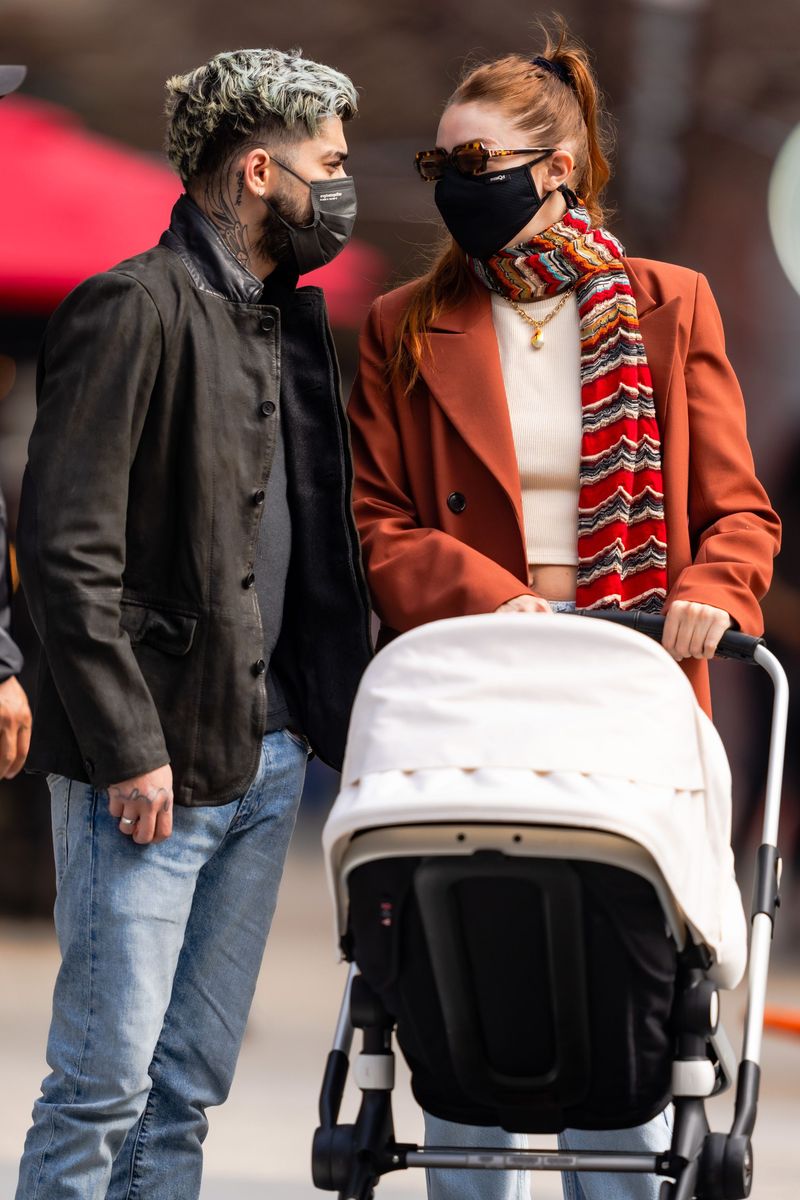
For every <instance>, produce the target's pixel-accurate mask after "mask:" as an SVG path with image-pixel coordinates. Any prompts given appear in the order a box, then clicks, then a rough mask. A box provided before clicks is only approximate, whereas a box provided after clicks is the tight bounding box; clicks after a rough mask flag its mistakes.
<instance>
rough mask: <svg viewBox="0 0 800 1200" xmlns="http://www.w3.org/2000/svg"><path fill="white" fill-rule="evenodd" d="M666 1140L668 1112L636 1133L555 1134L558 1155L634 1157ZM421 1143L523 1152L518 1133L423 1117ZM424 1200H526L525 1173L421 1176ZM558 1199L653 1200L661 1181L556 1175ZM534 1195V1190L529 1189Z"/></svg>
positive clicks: (655, 1178) (663, 1147)
mask: <svg viewBox="0 0 800 1200" xmlns="http://www.w3.org/2000/svg"><path fill="white" fill-rule="evenodd" d="M671 1136H672V1108H671V1107H669V1108H666V1109H665V1110H664V1112H663V1113H660V1114H659V1115H658V1116H657V1117H654V1118H653V1120H652V1121H648V1122H647V1124H646V1125H639V1126H638V1127H637V1128H636V1129H619V1130H605V1131H604V1132H602V1133H590V1132H587V1131H586V1130H584V1129H565V1130H564V1132H563V1133H561V1134H559V1137H558V1144H559V1146H560V1147H561V1149H562V1150H624V1151H631V1152H636V1153H639V1154H656V1153H661V1152H662V1151H664V1150H667V1149H668V1148H669V1144H670V1138H671ZM425 1143H426V1145H429V1146H454V1147H455V1146H485V1147H487V1148H496V1149H500V1150H524V1149H525V1147H526V1146H527V1144H528V1139H527V1137H525V1135H524V1134H520V1133H507V1132H506V1131H505V1129H486V1128H483V1127H482V1126H478V1125H454V1124H452V1123H451V1122H450V1121H441V1120H439V1118H438V1117H432V1116H431V1115H430V1113H426V1114H425ZM426 1174H427V1178H428V1197H429V1200H529V1197H530V1194H531V1193H530V1179H529V1173H528V1172H527V1171H463V1170H451V1171H447V1170H444V1169H438V1170H434V1171H427V1172H426ZM561 1181H562V1188H563V1191H564V1200H658V1193H659V1191H660V1189H661V1183H662V1180H661V1179H660V1178H659V1177H658V1176H656V1175H611V1174H600V1173H598V1174H594V1173H589V1172H586V1173H585V1174H580V1175H578V1174H576V1173H575V1172H574V1171H570V1172H566V1173H564V1174H563V1175H562V1176H561ZM534 1196H535V1189H534Z"/></svg>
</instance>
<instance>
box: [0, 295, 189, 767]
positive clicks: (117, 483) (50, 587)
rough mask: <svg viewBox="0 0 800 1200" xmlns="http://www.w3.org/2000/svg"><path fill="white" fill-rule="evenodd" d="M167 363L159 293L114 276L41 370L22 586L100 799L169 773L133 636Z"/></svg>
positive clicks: (52, 332)
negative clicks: (132, 509) (135, 562)
mask: <svg viewBox="0 0 800 1200" xmlns="http://www.w3.org/2000/svg"><path fill="white" fill-rule="evenodd" d="M161 351H162V332H161V322H160V318H159V315H158V312H157V310H156V307H155V305H154V303H153V301H152V299H151V298H150V296H149V294H148V292H147V291H146V290H145V288H144V287H142V286H141V284H139V283H138V281H136V280H135V279H133V278H130V277H127V276H125V275H122V274H119V273H117V272H108V273H106V274H103V275H96V276H93V277H92V278H91V279H88V280H87V281H86V282H85V283H84V284H81V286H80V287H78V288H77V289H76V290H75V291H74V292H72V293H71V295H70V296H68V297H67V299H66V300H65V301H64V303H63V304H62V305H61V307H60V308H59V309H58V311H57V312H56V313H55V314H54V316H53V318H52V319H51V321H50V324H49V325H48V328H47V332H46V335H45V341H44V345H43V348H42V352H41V355H40V360H39V376H38V380H37V415H36V421H35V424H34V428H33V433H32V434H31V439H30V443H29V447H28V464H27V467H26V470H25V477H24V479H23V487H22V498H21V503H20V520H19V528H18V537H17V555H18V561H19V567H20V578H21V580H22V585H23V588H24V590H25V595H26V598H27V601H28V606H29V609H30V613H31V617H32V620H33V623H34V625H35V627H36V631H37V633H38V634H39V637H40V639H41V641H42V645H43V650H44V653H45V655H46V657H47V662H48V665H49V667H50V670H51V672H52V675H53V680H54V682H55V686H56V688H57V689H58V692H59V695H60V697H61V700H62V703H63V704H64V707H65V709H66V712H67V714H68V716H69V719H70V722H71V724H72V728H73V731H74V733H75V737H76V740H77V742H78V745H79V747H80V750H81V754H82V757H83V759H84V766H85V768H86V771H87V774H88V777H89V779H90V781H91V782H92V783H94V784H96V785H97V786H99V787H104V786H108V785H109V784H111V783H119V782H120V781H121V780H124V779H128V778H132V777H133V776H135V775H138V774H140V773H143V772H145V771H148V770H153V769H155V768H156V767H159V766H162V765H164V764H165V763H167V762H168V761H169V755H168V754H167V749H166V745H165V741H164V735H163V732H162V729H161V723H160V720H159V717H158V713H157V711H156V707H155V704H154V701H153V698H152V696H151V694H150V692H149V689H148V687H147V684H146V683H145V680H144V677H143V676H142V673H141V671H140V669H139V665H138V663H137V661H136V658H135V657H134V654H133V650H132V647H131V643H130V639H129V637H128V634H127V633H126V632H125V631H124V630H122V629H121V627H120V601H121V597H122V574H123V570H124V567H125V529H126V515H127V505H128V481H129V474H130V468H131V464H132V462H133V460H134V457H135V455H136V449H137V445H138V442H139V438H140V435H141V431H142V427H143V424H144V421H145V417H146V415H147V410H148V405H149V402H150V395H151V392H152V388H153V383H154V381H155V378H156V375H157V372H158V369H159V364H160V360H161Z"/></svg>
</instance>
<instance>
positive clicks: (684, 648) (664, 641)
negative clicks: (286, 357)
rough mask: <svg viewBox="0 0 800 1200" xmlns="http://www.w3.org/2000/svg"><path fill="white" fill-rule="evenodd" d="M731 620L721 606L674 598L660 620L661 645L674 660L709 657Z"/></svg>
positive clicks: (729, 625)
mask: <svg viewBox="0 0 800 1200" xmlns="http://www.w3.org/2000/svg"><path fill="white" fill-rule="evenodd" d="M730 627H731V619H730V617H729V616H728V614H727V613H726V612H725V610H724V609H722V608H713V607H712V606H711V605H710V604H697V603H695V602H694V601H692V600H676V601H675V602H674V604H672V605H670V610H669V612H668V613H667V619H666V620H665V622H664V633H663V635H662V638H661V645H662V646H663V647H664V649H665V650H666V651H668V652H669V653H670V654H671V655H672V657H673V658H674V659H675V661H676V662H680V661H681V659H682V658H713V657H714V653H715V651H716V649H717V646H718V645H719V642H720V638H721V637H722V635H723V633H724V632H725V630H726V629H730Z"/></svg>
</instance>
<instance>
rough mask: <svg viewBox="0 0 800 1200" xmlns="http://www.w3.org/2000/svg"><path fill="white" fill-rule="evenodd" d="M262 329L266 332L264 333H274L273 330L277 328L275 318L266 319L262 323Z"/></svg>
mask: <svg viewBox="0 0 800 1200" xmlns="http://www.w3.org/2000/svg"><path fill="white" fill-rule="evenodd" d="M261 328H262V329H263V330H264V333H272V331H273V329H274V328H275V318H274V317H264V318H263V320H262V322H261Z"/></svg>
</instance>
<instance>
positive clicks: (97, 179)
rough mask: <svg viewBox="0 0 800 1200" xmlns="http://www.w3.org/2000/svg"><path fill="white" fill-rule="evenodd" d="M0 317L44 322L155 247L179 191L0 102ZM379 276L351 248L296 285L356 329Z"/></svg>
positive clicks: (373, 261)
mask: <svg viewBox="0 0 800 1200" xmlns="http://www.w3.org/2000/svg"><path fill="white" fill-rule="evenodd" d="M0 163H2V168H3V170H2V175H3V182H2V186H0V308H2V309H5V310H6V311H13V312H15V313H48V312H50V311H52V309H53V308H55V306H56V305H57V304H58V303H59V301H60V300H62V299H63V297H64V296H65V295H66V294H67V292H69V291H71V289H72V288H74V287H75V286H76V284H78V283H80V282H81V280H82V279H85V278H86V277H87V276H88V275H93V274H94V273H95V272H96V271H104V270H106V269H107V268H108V267H112V266H113V265H114V264H115V263H117V262H120V261H121V260H122V259H124V258H129V257H130V256H131V255H132V254H138V253H140V252H141V251H142V250H147V249H148V248H149V247H150V246H153V245H154V244H155V243H156V242H157V241H158V239H159V237H160V236H161V233H162V232H163V230H164V229H165V228H166V226H167V224H168V223H169V214H170V210H171V208H172V205H173V204H174V203H175V200H176V199H177V197H178V196H179V195H180V191H181V186H180V182H179V181H178V179H177V178H176V176H175V175H173V174H172V172H171V171H170V170H169V169H168V168H167V167H166V166H164V165H162V164H161V163H160V162H159V161H158V159H156V158H155V157H151V156H149V155H147V154H143V153H141V152H139V151H136V150H132V149H130V148H129V147H127V146H124V145H122V144H121V143H117V142H114V141H112V140H111V139H109V138H105V137H100V136H98V135H97V134H94V133H92V132H90V131H89V130H87V129H86V128H85V127H84V126H83V125H82V124H81V122H80V120H79V119H78V118H77V117H75V116H74V115H73V114H71V113H69V112H68V111H67V110H66V109H62V108H59V107H56V106H55V105H52V104H47V103H44V102H43V101H40V100H31V99H28V98H25V97H18V96H13V97H11V98H7V99H4V100H2V102H0ZM386 274H387V265H386V262H385V260H384V258H383V255H382V254H381V253H380V252H379V251H377V250H375V249H373V248H372V247H371V246H368V245H366V244H365V243H363V242H359V241H354V242H351V244H350V245H349V246H348V247H347V248H346V249H345V250H344V251H343V252H342V254H340V255H339V257H338V258H336V259H335V260H334V262H332V263H330V264H329V265H328V266H327V267H325V268H324V269H323V270H321V271H314V272H312V273H311V274H309V275H307V276H306V277H305V278H304V280H303V282H304V283H315V284H318V285H319V286H321V287H323V288H324V289H325V295H326V297H327V301H328V306H329V308H330V312H331V320H332V321H333V323H334V324H335V325H340V326H350V327H357V326H358V325H359V324H360V322H361V320H362V318H363V317H364V314H365V311H366V308H367V306H368V304H369V302H370V300H371V299H372V298H373V297H374V296H375V294H376V293H377V292H378V291H379V289H380V288H381V286H382V284H383V282H384V280H385V278H386Z"/></svg>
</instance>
